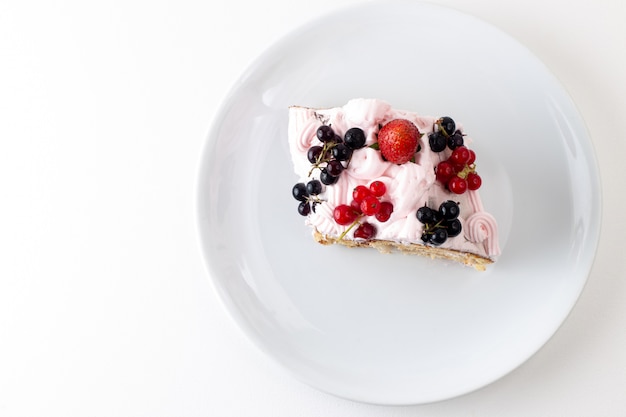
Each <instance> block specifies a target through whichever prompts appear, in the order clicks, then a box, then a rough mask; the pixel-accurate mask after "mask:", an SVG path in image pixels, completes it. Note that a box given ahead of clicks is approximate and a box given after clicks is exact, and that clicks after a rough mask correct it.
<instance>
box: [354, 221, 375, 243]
mask: <svg viewBox="0 0 626 417" xmlns="http://www.w3.org/2000/svg"><path fill="white" fill-rule="evenodd" d="M375 235H376V226H374V225H373V224H371V223H367V222H363V223H361V225H360V226H359V227H358V228H357V229H356V230H355V231H354V237H355V238H357V239H359V238H360V239H365V240H369V239H371V238H373V237H374V236H375Z"/></svg>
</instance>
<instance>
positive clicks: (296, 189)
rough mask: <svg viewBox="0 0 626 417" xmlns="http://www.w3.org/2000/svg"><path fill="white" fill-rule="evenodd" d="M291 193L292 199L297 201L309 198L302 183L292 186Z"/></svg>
mask: <svg viewBox="0 0 626 417" xmlns="http://www.w3.org/2000/svg"><path fill="white" fill-rule="evenodd" d="M291 193H292V195H293V198H295V199H296V200H298V201H305V200H306V198H307V197H308V196H309V193H308V192H307V191H306V185H304V183H303V182H299V183H297V184H296V185H294V186H293V188H292V189H291Z"/></svg>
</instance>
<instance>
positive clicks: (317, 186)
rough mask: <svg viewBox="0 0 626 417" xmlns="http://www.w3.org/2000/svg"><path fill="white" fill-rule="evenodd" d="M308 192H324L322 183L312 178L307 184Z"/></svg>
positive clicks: (311, 193)
mask: <svg viewBox="0 0 626 417" xmlns="http://www.w3.org/2000/svg"><path fill="white" fill-rule="evenodd" d="M306 192H307V193H309V195H318V194H319V193H321V192H322V183H321V182H319V181H318V180H311V181H309V182H307V184H306Z"/></svg>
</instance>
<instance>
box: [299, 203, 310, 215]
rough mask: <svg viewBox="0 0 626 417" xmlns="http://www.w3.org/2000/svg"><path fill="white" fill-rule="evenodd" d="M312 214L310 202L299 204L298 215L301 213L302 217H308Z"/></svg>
mask: <svg viewBox="0 0 626 417" xmlns="http://www.w3.org/2000/svg"><path fill="white" fill-rule="evenodd" d="M310 212H311V205H310V204H309V202H308V201H301V202H300V204H298V213H300V214H301V215H302V216H308V215H309V213H310Z"/></svg>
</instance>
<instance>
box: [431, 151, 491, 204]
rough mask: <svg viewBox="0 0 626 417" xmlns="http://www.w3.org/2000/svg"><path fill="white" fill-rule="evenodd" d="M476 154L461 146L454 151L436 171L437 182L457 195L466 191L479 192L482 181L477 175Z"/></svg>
mask: <svg viewBox="0 0 626 417" xmlns="http://www.w3.org/2000/svg"><path fill="white" fill-rule="evenodd" d="M475 161H476V154H475V153H474V151H472V150H471V149H468V148H467V147H465V146H459V147H457V148H455V149H454V150H453V151H452V154H450V157H449V158H448V159H447V160H445V161H441V162H439V164H437V167H436V169H435V174H436V177H437V180H439V182H441V183H442V184H444V185H445V186H446V188H447V189H448V190H450V191H452V192H453V193H455V194H463V193H464V192H465V191H467V190H468V189H469V190H478V189H479V188H480V186H481V184H482V179H481V178H480V176H479V175H478V174H477V173H476V164H475Z"/></svg>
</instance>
